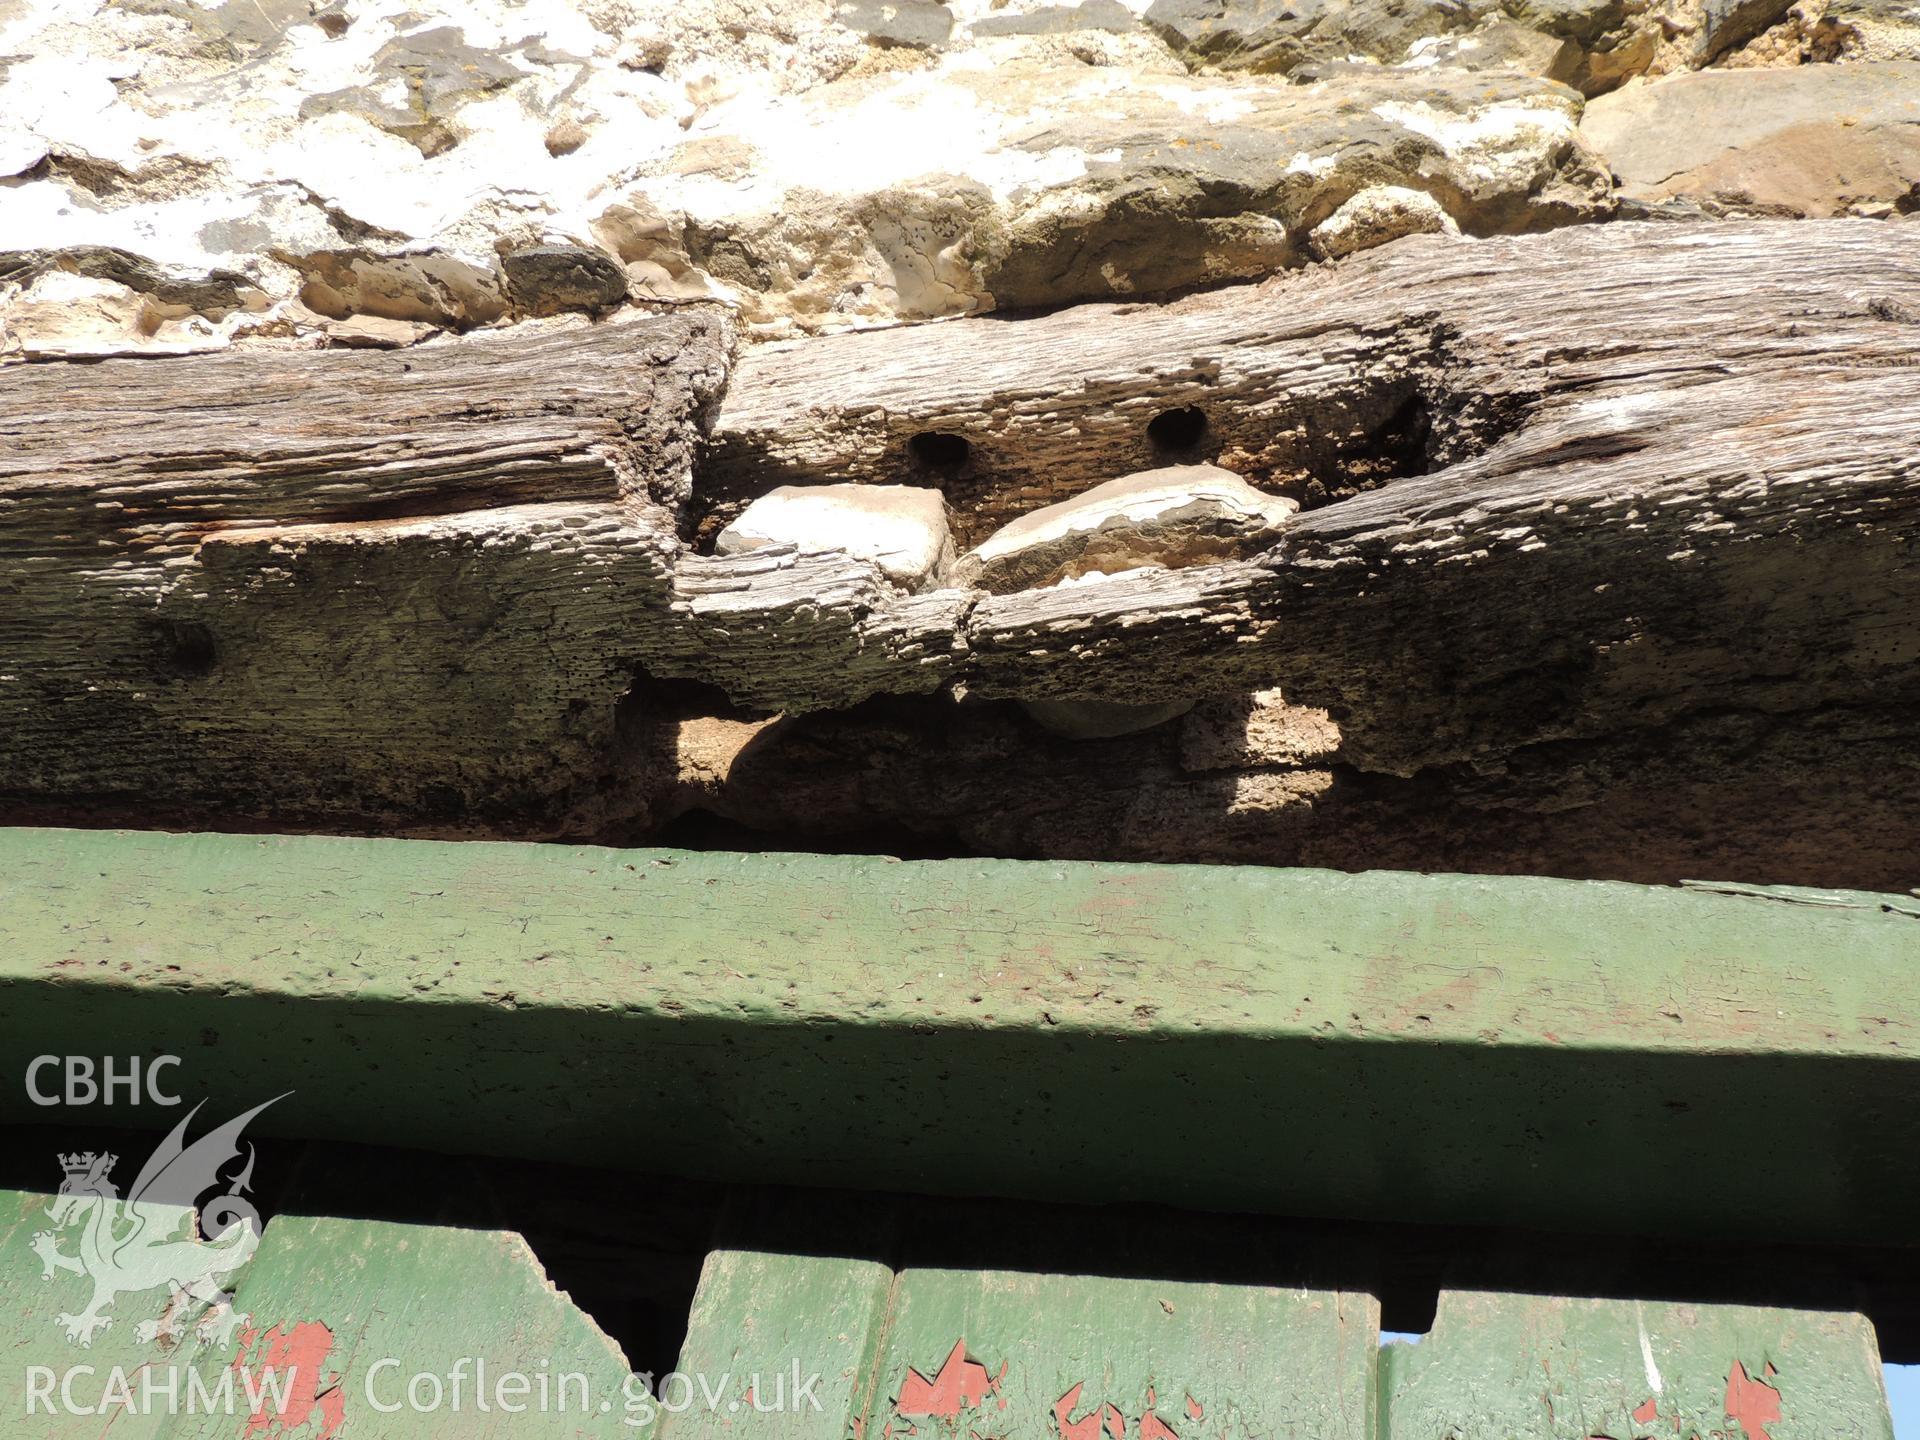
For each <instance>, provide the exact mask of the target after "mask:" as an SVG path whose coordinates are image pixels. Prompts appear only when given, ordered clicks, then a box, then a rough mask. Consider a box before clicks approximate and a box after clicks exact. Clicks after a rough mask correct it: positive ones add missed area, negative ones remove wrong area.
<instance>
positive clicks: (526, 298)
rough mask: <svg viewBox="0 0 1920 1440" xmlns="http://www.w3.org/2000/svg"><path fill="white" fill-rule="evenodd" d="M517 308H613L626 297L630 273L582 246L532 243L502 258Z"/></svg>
mask: <svg viewBox="0 0 1920 1440" xmlns="http://www.w3.org/2000/svg"><path fill="white" fill-rule="evenodd" d="M500 268H501V269H502V270H504V271H505V272H506V276H507V290H508V293H509V294H510V295H511V296H512V297H513V303H514V308H515V309H516V310H518V311H520V312H521V313H522V314H524V315H560V314H564V313H566V312H567V311H569V310H584V311H587V312H589V313H593V312H597V311H601V310H611V309H612V308H613V307H614V306H616V305H618V304H620V303H621V302H622V301H624V300H625V299H626V298H627V272H626V271H625V270H623V269H622V268H621V267H620V265H619V264H618V263H617V262H616V261H614V260H613V259H612V257H610V256H608V255H604V254H602V253H601V252H600V251H598V250H588V249H586V248H584V247H583V246H578V245H528V246H525V247H523V248H521V249H518V250H509V251H508V252H507V253H506V254H505V255H503V256H501V258H500Z"/></svg>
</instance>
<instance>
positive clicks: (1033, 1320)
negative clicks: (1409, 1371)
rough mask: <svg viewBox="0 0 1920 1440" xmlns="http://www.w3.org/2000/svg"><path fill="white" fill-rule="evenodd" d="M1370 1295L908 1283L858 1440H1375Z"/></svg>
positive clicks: (947, 1278) (1074, 1283)
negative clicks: (914, 1439) (1285, 1439)
mask: <svg viewBox="0 0 1920 1440" xmlns="http://www.w3.org/2000/svg"><path fill="white" fill-rule="evenodd" d="M1379 1328H1380V1327H1379V1307H1378V1305H1377V1304H1376V1303H1375V1301H1374V1300H1373V1298H1372V1297H1371V1296H1368V1295H1356V1294H1351V1293H1346V1294H1343V1293H1339V1292H1335V1291H1325V1290H1291V1289H1289V1290H1281V1289H1275V1288H1271V1287H1265V1286H1239V1285H1219V1284H1211V1283H1193V1282H1184V1281H1173V1280H1146V1279H1134V1278H1114V1277H1107V1276H1088V1275H1042V1274H1033V1273H1029V1272H1016V1271H996V1270H943V1269H914V1268H909V1269H907V1270H906V1271H904V1272H903V1273H902V1274H901V1275H900V1278H899V1281H898V1283H897V1285H896V1288H895V1295H894V1307H893V1316H892V1320H891V1323H890V1325H889V1327H888V1331H887V1344H886V1352H885V1354H884V1356H883V1358H882V1360H881V1365H880V1372H879V1384H878V1386H877V1387H876V1390H875V1405H874V1408H873V1410H872V1412H871V1413H870V1414H869V1415H868V1417H867V1422H866V1425H865V1426H864V1427H863V1428H864V1433H865V1435H866V1436H868V1437H876V1436H877V1437H882V1440H896V1437H900V1436H906V1435H917V1436H921V1437H934V1436H938V1437H948V1436H953V1437H968V1436H979V1437H981V1440H1169V1437H1172V1440H1253V1437H1259V1436H1291V1437H1294V1440H1373V1431H1374V1396H1375V1368H1374V1367H1375V1357H1376V1355H1377V1353H1378V1342H1379Z"/></svg>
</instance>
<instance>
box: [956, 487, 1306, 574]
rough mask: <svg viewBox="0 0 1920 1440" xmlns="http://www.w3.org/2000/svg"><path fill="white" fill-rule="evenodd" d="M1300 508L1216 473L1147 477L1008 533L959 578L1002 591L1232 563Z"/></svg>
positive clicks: (1027, 520)
mask: <svg viewBox="0 0 1920 1440" xmlns="http://www.w3.org/2000/svg"><path fill="white" fill-rule="evenodd" d="M1299 508H1300V506H1299V504H1298V502H1297V501H1294V500H1291V499H1288V498H1287V497H1286V496H1284V495H1269V494H1267V493H1266V492H1265V491H1262V490H1256V489H1254V487H1253V486H1251V485H1249V484H1248V483H1247V482H1246V481H1244V480H1242V479H1241V478H1240V477H1239V476H1238V475H1235V474H1234V473H1233V472H1232V471H1230V470H1222V469H1221V468H1220V467H1219V466H1217V465H1170V466H1167V467H1165V468H1164V469H1159V470H1142V471H1139V472H1138V473H1136V474H1133V475H1123V476H1121V477H1120V478H1119V479H1118V480H1109V481H1107V482H1106V483H1105V484H1104V485H1096V486H1094V487H1093V489H1091V490H1088V491H1086V492H1085V493H1084V494H1081V495H1076V496H1074V498H1073V499H1071V500H1063V501H1061V502H1060V503H1059V504H1057V505H1049V506H1047V507H1046V508H1045V509H1042V510H1036V511H1034V512H1033V513H1032V514H1030V515H1023V516H1021V517H1020V518H1019V519H1018V520H1015V521H1012V522H1011V523H1009V524H1007V525H1004V526H1002V527H1001V528H1000V529H999V530H997V531H995V532H994V533H993V534H992V535H991V536H989V537H988V538H987V539H986V541H985V542H984V543H982V544H981V545H979V546H978V547H976V548H975V549H974V550H972V551H970V552H969V553H968V554H967V555H966V556H965V557H964V558H963V559H962V560H961V561H960V563H959V565H958V566H957V567H956V579H958V580H960V581H961V582H962V583H965V584H972V585H979V586H980V587H982V588H983V589H987V590H993V591H996V592H1005V591H1007V590H1017V589H1025V588H1030V587H1033V586H1037V585H1051V584H1058V583H1062V582H1066V581H1071V580H1074V579H1076V578H1079V577H1084V576H1087V575H1090V574H1094V573H1100V574H1104V575H1112V574H1115V573H1119V572H1124V571H1126V570H1130V569H1139V568H1143V567H1158V568H1161V569H1178V568H1180V567H1182V566H1186V565H1202V564H1208V563H1213V562H1217V561H1222V560H1229V559H1233V558H1236V557H1240V556H1245V555H1250V554H1256V553H1258V552H1259V551H1261V550H1264V549H1266V548H1267V547H1268V546H1270V545H1271V544H1272V543H1273V542H1274V540H1275V539H1277V538H1278V536H1279V533H1280V530H1281V528H1282V527H1283V526H1284V525H1285V524H1286V522H1287V520H1288V519H1289V518H1291V517H1292V515H1293V514H1294V513H1295V512H1296V511H1297V510H1298V509H1299Z"/></svg>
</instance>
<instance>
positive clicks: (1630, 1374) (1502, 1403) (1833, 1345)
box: [1382, 1291, 1893, 1440]
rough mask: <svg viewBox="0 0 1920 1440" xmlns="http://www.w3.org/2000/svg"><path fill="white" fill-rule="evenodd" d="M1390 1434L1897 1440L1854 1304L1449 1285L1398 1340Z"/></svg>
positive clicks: (1866, 1329)
mask: <svg viewBox="0 0 1920 1440" xmlns="http://www.w3.org/2000/svg"><path fill="white" fill-rule="evenodd" d="M1383 1355H1384V1356H1385V1357H1386V1363H1385V1376H1384V1383H1383V1387H1382V1389H1383V1393H1384V1395H1385V1397H1386V1401H1385V1413H1386V1416H1387V1426H1386V1430H1385V1432H1384V1440H1594V1437H1607V1440H1631V1437H1637V1436H1655V1437H1660V1440H1707V1437H1713V1440H1721V1437H1725V1440H1892V1434H1893V1430H1892V1422H1891V1420H1890V1419H1889V1417H1888V1413H1887V1402H1886V1393H1885V1390H1884V1387H1883V1385H1882V1382H1881V1375H1880V1356H1879V1349H1878V1345H1877V1343H1876V1341H1875V1338H1874V1333H1873V1326H1872V1324H1871V1323H1870V1322H1868V1320H1867V1319H1866V1318H1865V1317H1864V1316H1862V1315H1858V1314H1853V1313H1850V1312H1844V1311H1805V1310H1770V1309H1760V1308H1756V1307H1752V1306H1745V1305H1695V1304H1680V1303H1674V1302H1671V1301H1656V1300H1646V1301H1638V1300H1587V1299H1567V1298H1556V1297H1552V1296H1539V1295H1507V1294H1492V1293H1486V1292H1474V1291H1447V1292H1443V1293H1442V1295H1441V1297H1440V1305H1439V1309H1438V1312H1437V1314H1436V1317H1435V1322H1434V1327H1433V1331H1432V1333H1431V1334H1430V1335H1428V1336H1427V1337H1426V1338H1425V1339H1424V1340H1423V1341H1421V1342H1420V1343H1419V1344H1417V1345H1389V1346H1387V1347H1386V1348H1385V1350H1384V1351H1383Z"/></svg>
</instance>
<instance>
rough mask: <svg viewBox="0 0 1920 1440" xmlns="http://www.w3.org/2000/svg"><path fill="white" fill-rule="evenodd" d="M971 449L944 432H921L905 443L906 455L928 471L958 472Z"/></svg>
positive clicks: (955, 437) (956, 437) (960, 440)
mask: <svg viewBox="0 0 1920 1440" xmlns="http://www.w3.org/2000/svg"><path fill="white" fill-rule="evenodd" d="M972 451H973V447H972V446H971V445H969V444H967V442H966V441H965V440H964V439H962V438H961V437H960V436H958V435H950V434H948V433H947V432H946V431H944V430H923V431H922V432H921V433H920V434H918V435H916V436H914V437H913V438H912V439H911V440H909V441H908V442H907V453H908V454H909V455H911V456H913V458H914V459H915V460H916V461H918V462H919V463H920V464H922V465H924V466H926V467H927V468H928V469H929V470H958V469H959V468H960V467H961V466H962V465H964V464H966V463H967V456H968V455H969V454H971V453H972Z"/></svg>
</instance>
